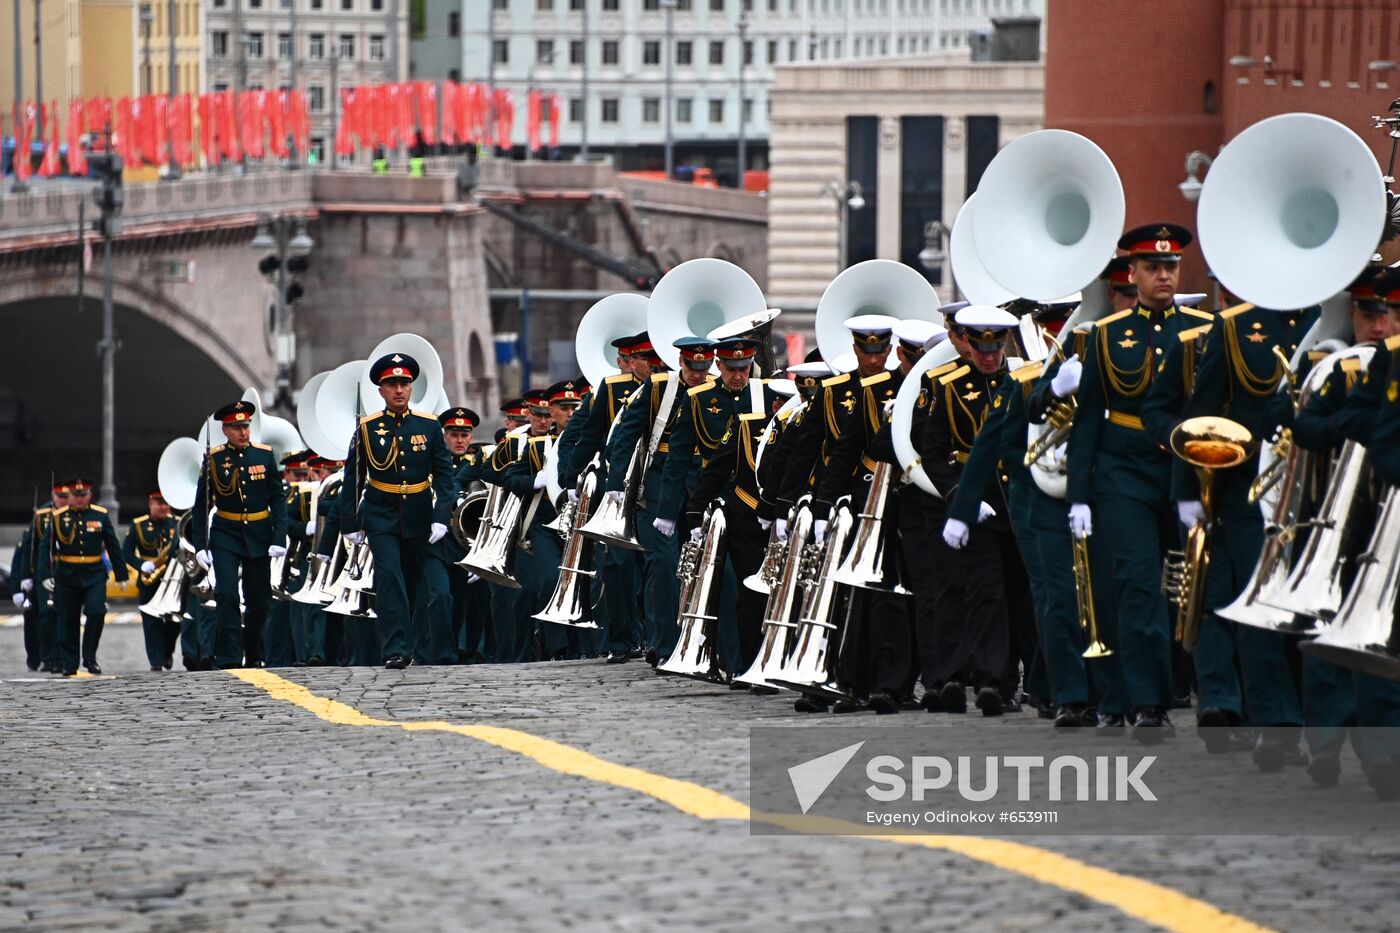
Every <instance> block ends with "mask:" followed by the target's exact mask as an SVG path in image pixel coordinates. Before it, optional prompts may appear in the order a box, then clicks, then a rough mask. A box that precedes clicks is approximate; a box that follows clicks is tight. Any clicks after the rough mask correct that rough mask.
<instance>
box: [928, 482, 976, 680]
mask: <svg viewBox="0 0 1400 933" xmlns="http://www.w3.org/2000/svg"><path fill="white" fill-rule="evenodd" d="M947 519H948V505H947V503H946V502H944V501H943V500H942V499H935V498H934V497H932V496H929V497H928V498H927V499H926V500H925V501H924V538H923V539H922V540H921V541H919V542H918V544H917V545H916V547H915V550H916V551H922V552H924V553H925V554H926V555H927V557H926V559H927V561H928V584H927V586H926V587H925V593H926V596H925V597H924V598H923V599H917V598H916V602H917V603H918V607H917V609H916V613H915V617H914V631H915V637H916V638H917V639H918V646H919V665H920V667H921V668H922V677H923V682H924V689H925V690H938V689H940V688H941V687H942V686H943V684H945V683H947V682H948V681H949V680H955V679H960V678H961V672H962V670H963V668H964V667H965V666H966V664H967V658H966V657H964V655H963V653H962V647H963V639H962V632H963V629H964V619H965V617H966V607H965V605H964V596H965V594H966V590H967V586H968V583H969V581H968V579H967V575H966V573H965V572H964V568H965V565H966V564H967V560H966V558H965V556H964V555H965V551H955V550H953V549H952V548H950V547H948V545H947V544H946V543H945V542H944V541H943V525H944V523H945V522H946V521H947Z"/></svg>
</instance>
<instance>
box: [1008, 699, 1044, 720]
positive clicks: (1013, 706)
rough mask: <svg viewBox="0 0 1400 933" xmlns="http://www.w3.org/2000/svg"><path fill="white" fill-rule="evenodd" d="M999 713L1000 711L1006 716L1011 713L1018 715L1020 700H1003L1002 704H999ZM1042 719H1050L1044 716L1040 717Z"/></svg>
mask: <svg viewBox="0 0 1400 933" xmlns="http://www.w3.org/2000/svg"><path fill="white" fill-rule="evenodd" d="M1001 711H1002V712H1003V713H1005V714H1007V715H1011V714H1012V713H1019V712H1020V711H1021V701H1020V700H1003V701H1002V703H1001ZM1042 718H1044V719H1048V718H1050V717H1048V716H1045V717H1042Z"/></svg>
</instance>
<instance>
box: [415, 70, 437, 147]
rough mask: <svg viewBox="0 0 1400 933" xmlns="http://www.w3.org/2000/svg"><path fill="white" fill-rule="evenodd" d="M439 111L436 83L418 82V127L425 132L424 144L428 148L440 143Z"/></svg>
mask: <svg viewBox="0 0 1400 933" xmlns="http://www.w3.org/2000/svg"><path fill="white" fill-rule="evenodd" d="M437 111H438V89H437V82H436V81H419V82H418V126H419V127H420V128H421V129H422V132H423V143H424V144H425V145H428V146H436V145H437V141H438V131H437V123H438V119H437Z"/></svg>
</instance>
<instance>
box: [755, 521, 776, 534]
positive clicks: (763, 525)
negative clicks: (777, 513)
mask: <svg viewBox="0 0 1400 933" xmlns="http://www.w3.org/2000/svg"><path fill="white" fill-rule="evenodd" d="M758 527H759V529H760V530H762V531H765V532H766V531H767V530H768V529H769V528H772V527H773V519H771V518H760V519H759V520H758Z"/></svg>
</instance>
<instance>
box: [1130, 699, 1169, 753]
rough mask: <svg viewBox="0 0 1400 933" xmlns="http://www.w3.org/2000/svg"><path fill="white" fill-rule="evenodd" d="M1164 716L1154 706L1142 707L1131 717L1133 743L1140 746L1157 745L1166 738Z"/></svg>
mask: <svg viewBox="0 0 1400 933" xmlns="http://www.w3.org/2000/svg"><path fill="white" fill-rule="evenodd" d="M1164 718H1165V717H1164V716H1163V714H1162V711H1161V710H1160V709H1159V708H1157V707H1155V706H1144V707H1142V708H1140V709H1139V710H1138V711H1137V713H1136V714H1135V715H1134V716H1133V741H1135V742H1138V743H1140V744H1142V745H1157V744H1159V743H1160V742H1161V741H1162V739H1164V738H1166V734H1165V730H1164V729H1163V721H1164Z"/></svg>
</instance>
